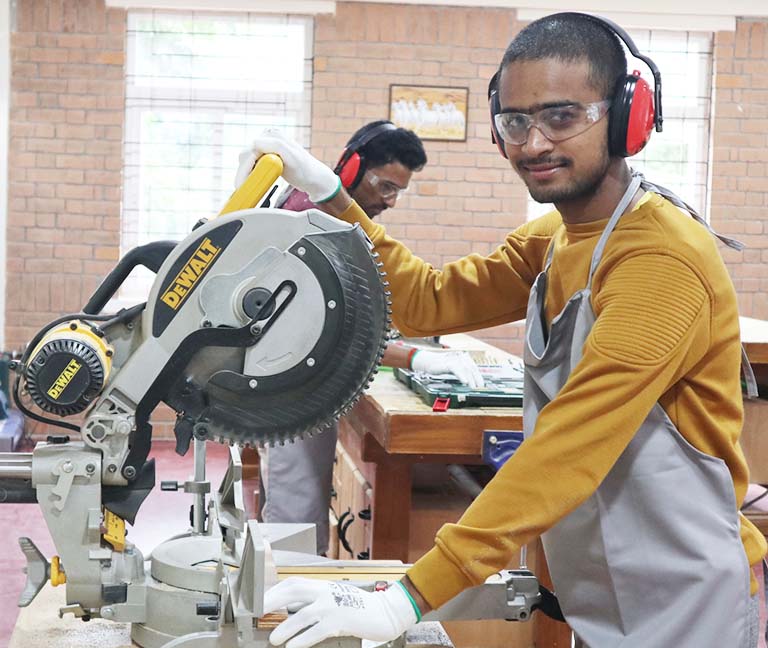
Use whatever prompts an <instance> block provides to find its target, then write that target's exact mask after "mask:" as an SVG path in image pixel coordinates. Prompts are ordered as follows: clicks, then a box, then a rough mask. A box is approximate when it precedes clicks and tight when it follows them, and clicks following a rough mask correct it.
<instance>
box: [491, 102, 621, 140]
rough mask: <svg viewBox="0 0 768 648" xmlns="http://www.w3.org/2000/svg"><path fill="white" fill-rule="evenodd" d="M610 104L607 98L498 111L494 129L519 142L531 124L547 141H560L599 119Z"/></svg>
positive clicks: (580, 132)
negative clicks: (527, 110)
mask: <svg viewBox="0 0 768 648" xmlns="http://www.w3.org/2000/svg"><path fill="white" fill-rule="evenodd" d="M610 107H611V102H610V100H608V99H606V100H604V101H594V102H592V103H588V104H568V105H567V106H553V107H551V108H542V109H541V110H537V111H536V112H535V113H533V114H532V115H529V114H528V113H521V112H505V111H502V112H500V113H498V114H496V115H494V116H493V119H494V121H495V122H496V129H497V130H498V131H499V133H500V134H501V136H502V137H503V138H504V141H505V142H507V143H508V144H514V145H515V146H521V145H522V144H525V143H526V142H527V141H528V132H529V131H530V130H531V127H532V126H535V127H536V128H538V129H539V131H541V133H542V134H543V135H544V137H546V138H547V139H548V140H549V141H550V142H562V141H565V140H567V139H570V138H571V137H576V136H577V135H581V134H582V133H583V132H584V131H586V130H588V129H589V128H591V127H592V126H594V125H595V124H596V123H597V122H598V121H600V120H601V119H602V118H603V117H604V116H605V115H606V113H607V112H608V110H609V109H610Z"/></svg>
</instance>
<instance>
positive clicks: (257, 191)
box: [219, 153, 283, 216]
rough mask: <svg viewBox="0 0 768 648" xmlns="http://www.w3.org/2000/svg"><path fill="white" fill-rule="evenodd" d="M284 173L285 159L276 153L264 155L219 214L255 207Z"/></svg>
mask: <svg viewBox="0 0 768 648" xmlns="http://www.w3.org/2000/svg"><path fill="white" fill-rule="evenodd" d="M282 173H283V160H282V159H281V158H280V156H279V155H275V154H274V153H266V154H265V155H262V156H261V157H260V158H259V159H258V160H257V161H256V165H255V166H254V167H253V171H251V173H250V175H249V176H248V178H247V179H246V181H245V182H244V183H243V184H241V185H240V186H239V187H238V188H237V189H236V190H235V193H233V194H232V195H231V196H230V197H229V200H228V201H227V204H226V205H224V207H223V208H222V210H221V211H220V212H219V216H223V215H224V214H229V213H230V212H233V211H239V210H240V209H251V208H252V207H255V206H256V204H257V203H258V202H259V200H261V199H262V198H263V197H264V194H265V193H267V191H268V190H269V188H270V187H271V186H272V185H273V184H275V180H277V179H278V178H279V177H280V175H281V174H282Z"/></svg>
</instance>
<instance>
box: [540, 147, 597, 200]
mask: <svg viewBox="0 0 768 648" xmlns="http://www.w3.org/2000/svg"><path fill="white" fill-rule="evenodd" d="M610 163H611V158H610V157H609V156H608V155H607V154H606V155H605V156H604V157H603V159H602V160H601V164H600V165H599V166H597V167H596V168H595V169H594V170H593V172H592V173H590V174H589V175H588V176H587V177H586V178H582V179H579V180H575V181H573V182H571V183H570V184H568V185H567V186H565V187H562V186H561V187H537V186H531V185H527V186H528V192H529V193H530V194H531V198H533V199H534V200H535V201H536V202H538V203H563V202H569V201H571V200H577V199H579V198H584V197H587V196H591V195H592V194H594V193H595V190H596V189H597V187H598V186H599V185H600V183H601V182H602V181H603V178H605V175H606V173H608V167H609V166H610ZM526 184H527V183H526Z"/></svg>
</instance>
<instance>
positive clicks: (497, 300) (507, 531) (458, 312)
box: [342, 194, 766, 607]
mask: <svg viewBox="0 0 768 648" xmlns="http://www.w3.org/2000/svg"><path fill="white" fill-rule="evenodd" d="M342 218H343V219H345V220H347V221H348V222H359V223H360V224H361V226H362V227H363V228H364V230H365V231H366V233H367V234H368V236H369V237H370V238H371V240H372V241H373V243H374V245H375V246H376V251H377V252H379V254H380V255H381V259H382V261H383V262H384V267H385V270H386V272H387V275H388V276H387V279H388V280H389V282H390V283H391V286H392V288H391V290H392V295H393V297H392V301H393V313H394V321H395V324H396V326H397V327H398V328H399V329H400V330H401V331H402V332H403V333H405V334H406V335H412V336H427V335H436V334H444V333H451V332H457V331H468V330H472V329H479V328H484V327H487V326H494V325H497V324H502V323H505V322H511V321H515V320H520V319H524V317H525V310H526V305H527V300H528V293H529V289H530V286H531V284H532V282H533V280H534V278H535V277H536V275H537V274H538V273H539V272H540V271H541V270H542V269H543V266H544V263H545V261H546V253H547V249H548V247H549V245H550V243H552V242H554V245H555V255H554V260H553V263H552V266H551V268H550V271H549V280H548V289H547V301H546V316H547V319H548V320H549V321H551V320H552V318H553V317H555V316H556V315H557V314H558V313H560V311H561V310H562V309H563V307H564V306H565V304H566V302H567V301H568V299H569V298H570V296H571V295H572V294H573V293H574V292H576V291H577V290H579V289H581V288H583V287H585V285H586V283H587V276H588V273H589V262H590V260H591V256H592V252H593V250H594V248H595V245H596V243H597V240H598V238H599V236H600V233H601V232H602V231H603V228H604V227H605V225H606V222H607V221H605V220H602V221H596V222H592V223H587V224H580V225H565V224H563V222H562V219H561V217H560V215H559V214H558V213H557V212H552V213H550V214H548V215H546V216H543V217H541V218H539V219H537V220H534V221H532V222H529V223H526V224H525V225H523V226H522V227H519V228H518V229H517V230H515V231H514V232H512V233H510V234H509V235H508V236H507V239H506V241H505V242H504V243H503V244H502V245H501V246H500V247H499V248H498V249H497V250H496V251H495V252H493V253H492V254H490V255H489V256H485V257H484V256H480V255H478V254H472V255H470V256H467V257H464V258H463V259H459V260H458V261H455V262H452V263H449V264H447V265H445V266H444V267H443V268H442V270H437V269H435V268H433V267H432V266H431V265H429V264H428V263H425V262H424V261H422V260H421V259H419V258H418V257H416V256H414V255H413V254H411V252H410V251H409V250H408V249H407V248H406V247H404V246H403V245H401V244H400V243H398V242H397V241H395V240H394V239H392V238H390V237H388V236H387V235H386V233H385V231H384V228H383V227H382V226H381V225H378V224H375V223H374V222H373V221H371V220H370V219H369V218H368V217H367V216H366V215H365V213H364V212H363V211H362V210H361V209H360V208H359V207H358V206H357V205H356V204H355V203H353V204H352V205H351V206H350V207H349V208H348V209H347V210H346V211H345V213H344V214H343V215H342ZM592 308H593V310H594V312H595V315H596V317H597V320H596V322H595V325H594V327H593V328H592V331H591V333H590V335H589V337H588V339H587V342H586V344H585V347H584V350H583V360H582V362H580V363H579V364H578V365H577V367H576V368H575V369H574V371H573V372H572V374H571V376H570V377H569V378H568V381H567V382H566V384H565V385H564V387H563V389H562V390H561V391H560V393H559V394H558V396H557V398H556V399H554V400H553V401H552V402H551V403H550V404H549V405H548V406H547V407H546V408H545V409H544V410H543V411H542V412H541V414H540V415H539V418H538V421H537V423H536V428H535V432H534V435H533V436H532V437H531V438H530V439H528V440H527V441H526V442H525V443H524V444H523V445H522V446H521V447H520V449H519V450H518V451H517V452H516V453H515V454H514V455H513V456H512V458H511V459H510V460H509V461H508V462H507V463H506V464H505V465H504V466H503V467H502V469H501V470H500V471H499V472H498V474H497V475H496V476H495V478H494V479H493V480H492V481H491V482H490V484H489V485H488V486H487V487H486V488H485V490H484V491H483V492H482V493H481V495H480V496H479V497H478V498H477V499H476V500H475V501H474V502H473V504H472V505H471V506H470V507H469V509H467V511H466V512H465V513H464V515H463V516H462V518H461V519H460V520H459V522H458V524H446V525H445V526H443V527H442V528H441V529H440V531H439V532H438V534H437V537H436V539H435V546H434V548H433V549H432V550H430V551H429V552H428V553H427V554H426V555H425V556H424V557H422V558H421V559H420V560H419V561H418V562H417V563H416V564H415V565H413V567H411V569H410V570H409V571H408V576H409V577H410V579H411V581H412V582H413V584H414V585H415V586H416V588H417V589H418V590H419V592H420V593H421V594H422V595H423V596H424V598H425V599H426V601H427V602H428V603H429V604H430V605H431V606H432V607H439V606H440V605H441V604H443V603H444V602H446V601H447V600H449V599H451V598H452V597H453V596H455V595H456V594H458V593H459V592H460V591H461V590H463V589H465V588H468V587H471V586H474V585H477V584H480V583H482V582H484V581H485V579H486V578H487V577H488V576H490V575H491V574H493V573H494V572H496V571H498V570H500V569H504V568H506V567H507V565H508V564H509V563H510V562H511V560H512V559H513V557H514V555H515V553H516V552H517V551H518V549H519V548H520V547H521V546H522V545H524V544H526V543H528V542H530V541H531V540H534V539H535V538H536V537H538V536H539V535H541V533H543V532H544V531H546V530H547V529H549V528H550V527H552V526H554V525H555V524H556V523H557V521H558V520H560V518H562V517H563V516H565V515H566V514H568V513H569V512H570V511H572V510H573V509H575V508H576V507H577V506H579V505H580V504H581V503H582V502H583V501H585V500H586V499H587V498H588V497H589V496H590V495H591V494H592V493H593V492H594V491H595V490H596V489H597V487H598V486H599V485H600V483H601V482H602V480H603V479H604V478H605V476H606V475H607V474H608V472H609V470H610V469H611V467H612V466H613V465H614V463H615V462H616V460H617V459H618V458H619V456H620V455H621V453H622V451H623V450H624V449H625V448H626V446H627V445H628V444H629V442H630V440H631V439H632V437H633V435H634V434H635V432H636V431H637V429H638V428H639V427H640V425H641V423H642V422H643V420H644V419H645V418H646V416H647V415H648V413H649V412H650V410H651V408H652V407H653V405H654V403H656V402H659V403H660V404H661V405H662V407H663V408H664V410H665V411H666V413H667V414H668V415H669V417H670V418H671V420H672V422H673V423H674V424H675V426H676V427H677V429H678V430H679V431H680V432H681V434H682V435H683V436H684V437H685V438H686V440H687V441H688V442H689V443H691V444H692V445H693V446H694V447H696V448H697V449H699V450H700V451H702V452H705V453H707V454H709V455H712V456H714V457H719V458H721V459H722V460H723V461H724V462H725V463H726V465H727V466H728V468H729V469H730V472H731V475H732V476H733V481H734V486H735V489H734V510H735V509H736V508H737V502H738V503H741V501H742V500H743V498H744V495H745V493H746V488H747V483H748V472H747V466H746V462H745V460H744V456H743V454H742V450H741V447H740V446H739V443H738V439H739V435H740V433H741V427H742V417H743V406H742V396H741V386H740V375H739V368H740V361H741V356H740V353H741V347H740V338H739V321H738V313H737V304H736V295H735V291H734V289H733V285H732V283H731V281H730V278H729V276H728V273H727V271H726V268H725V265H724V263H723V262H722V260H721V257H720V254H719V252H718V250H717V247H716V243H715V239H714V238H713V237H712V235H711V234H710V233H709V232H708V231H707V230H706V229H705V228H703V227H702V226H701V225H699V224H697V223H696V222H695V221H694V220H693V219H692V218H691V217H690V216H688V215H686V214H683V213H681V212H680V211H679V210H677V209H676V208H675V207H674V206H673V205H671V204H670V203H669V202H667V201H666V200H664V199H663V198H661V197H660V196H658V195H656V194H646V195H645V196H644V198H643V200H642V201H641V202H640V203H639V204H638V206H637V207H636V208H635V210H634V211H633V212H631V213H629V214H625V215H624V216H623V217H622V218H621V220H620V221H619V224H618V226H617V228H616V230H615V231H614V232H613V233H612V234H611V237H610V238H609V240H608V245H607V247H606V249H605V252H604V254H603V259H602V262H601V263H600V265H599V266H598V269H597V271H596V273H595V276H594V279H593V285H592ZM573 429H578V430H579V434H578V435H574V434H567V433H566V432H568V431H570V430H573ZM659 505H660V506H663V505H664V503H663V502H660V503H659ZM691 506H696V497H695V493H692V494H691ZM741 537H742V541H743V543H744V549H745V552H746V554H747V558H748V560H749V563H750V564H751V565H754V564H755V563H757V562H758V561H759V560H760V559H761V558H762V556H763V555H764V554H765V552H766V542H765V539H764V538H763V536H762V534H761V533H760V532H759V531H758V530H757V529H756V528H755V527H754V526H753V525H752V524H751V523H750V522H749V521H748V520H746V519H745V518H744V517H741ZM691 542H696V539H695V538H691ZM756 591H757V583H756V581H755V580H754V578H753V581H752V592H753V593H754V592H756Z"/></svg>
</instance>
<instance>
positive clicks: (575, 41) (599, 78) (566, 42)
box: [499, 13, 627, 99]
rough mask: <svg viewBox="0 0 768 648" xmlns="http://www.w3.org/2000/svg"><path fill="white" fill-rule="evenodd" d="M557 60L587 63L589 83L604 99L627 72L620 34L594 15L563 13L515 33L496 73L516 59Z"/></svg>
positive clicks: (611, 92)
mask: <svg viewBox="0 0 768 648" xmlns="http://www.w3.org/2000/svg"><path fill="white" fill-rule="evenodd" d="M547 58H553V59H558V60H560V61H583V60H586V61H588V63H589V82H590V84H592V86H593V87H594V88H595V89H596V90H598V91H599V92H601V93H602V95H603V97H605V98H606V99H608V98H611V97H612V96H613V94H614V92H615V89H616V86H617V82H618V80H619V79H623V78H624V76H625V75H626V74H627V57H626V54H625V53H624V48H623V47H622V45H621V40H620V39H619V37H618V36H617V35H616V34H615V33H614V32H613V31H612V30H611V29H610V28H609V27H608V26H607V25H606V24H603V23H602V22H600V20H598V19H596V18H592V17H590V16H588V15H586V14H576V13H563V14H553V15H551V16H544V17H543V18H539V19H538V20H534V21H533V22H532V23H531V24H530V25H527V26H526V27H525V28H524V29H522V30H521V31H520V33H519V34H518V35H517V36H515V38H514V39H513V40H512V42H511V43H510V44H509V47H507V50H506V51H505V52H504V57H503V58H502V59H501V65H500V66H499V73H501V71H502V70H503V69H504V68H505V67H506V66H507V65H509V64H510V63H514V62H516V61H538V60H541V59H547Z"/></svg>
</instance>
